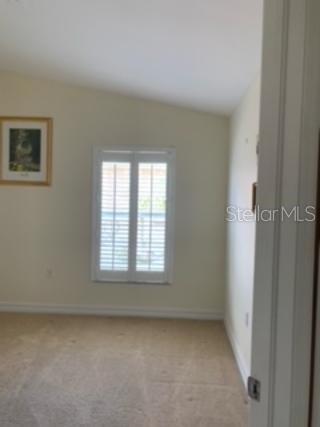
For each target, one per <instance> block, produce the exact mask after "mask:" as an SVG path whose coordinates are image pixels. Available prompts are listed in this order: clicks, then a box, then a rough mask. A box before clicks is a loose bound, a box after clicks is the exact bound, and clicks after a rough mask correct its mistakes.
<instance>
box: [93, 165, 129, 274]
mask: <svg viewBox="0 0 320 427" xmlns="http://www.w3.org/2000/svg"><path fill="white" fill-rule="evenodd" d="M129 201H130V163H121V162H102V168H101V214H100V270H101V271H127V270H128V260H129V221H130V203H129Z"/></svg>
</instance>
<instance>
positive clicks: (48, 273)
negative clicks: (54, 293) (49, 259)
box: [46, 268, 53, 279]
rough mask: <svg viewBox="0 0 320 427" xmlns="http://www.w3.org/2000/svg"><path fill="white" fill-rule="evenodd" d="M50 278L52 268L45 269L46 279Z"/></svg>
mask: <svg viewBox="0 0 320 427" xmlns="http://www.w3.org/2000/svg"><path fill="white" fill-rule="evenodd" d="M52 276H53V270H52V268H47V269H46V277H47V279H51V278H52Z"/></svg>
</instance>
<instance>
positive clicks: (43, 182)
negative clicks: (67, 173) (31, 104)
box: [0, 117, 53, 186]
mask: <svg viewBox="0 0 320 427" xmlns="http://www.w3.org/2000/svg"><path fill="white" fill-rule="evenodd" d="M52 131H53V120H52V119H51V118H49V117H0V184H1V185H38V186H49V185H51V178H52Z"/></svg>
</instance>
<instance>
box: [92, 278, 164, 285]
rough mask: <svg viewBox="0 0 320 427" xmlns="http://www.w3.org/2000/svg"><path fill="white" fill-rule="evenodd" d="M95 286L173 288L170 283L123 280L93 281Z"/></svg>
mask: <svg viewBox="0 0 320 427" xmlns="http://www.w3.org/2000/svg"><path fill="white" fill-rule="evenodd" d="M92 283H93V284H95V285H129V286H136V285H137V286H172V283H170V282H133V281H122V280H105V279H103V280H102V279H92Z"/></svg>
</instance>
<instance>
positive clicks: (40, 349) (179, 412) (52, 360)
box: [0, 314, 247, 427]
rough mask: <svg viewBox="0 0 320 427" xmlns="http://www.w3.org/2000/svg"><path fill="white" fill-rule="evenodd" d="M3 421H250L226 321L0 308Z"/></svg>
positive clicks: (89, 425)
mask: <svg viewBox="0 0 320 427" xmlns="http://www.w3.org/2000/svg"><path fill="white" fill-rule="evenodd" d="M0 426H1V427H18V426H19V427H38V426H39V427H62V426H66V427H69V426H70V427H81V426H85V427H247V404H246V402H245V394H244V390H243V388H242V384H241V380H240V377H239V374H238V372H237V369H236V366H235V362H234V359H233V356H232V353H231V349H230V346H229V344H228V341H227V338H226V335H225V332H224V329H223V325H222V323H220V322H200V321H183V320H149V319H130V318H107V317H85V316H55V315H15V314H0Z"/></svg>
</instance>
